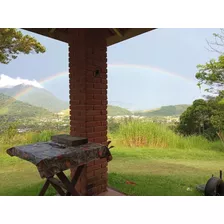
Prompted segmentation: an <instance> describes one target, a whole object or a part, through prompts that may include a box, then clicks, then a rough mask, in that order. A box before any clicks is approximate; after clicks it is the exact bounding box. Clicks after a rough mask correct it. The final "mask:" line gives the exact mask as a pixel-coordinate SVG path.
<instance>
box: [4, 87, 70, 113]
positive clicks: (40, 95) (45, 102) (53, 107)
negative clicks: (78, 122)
mask: <svg viewBox="0 0 224 224" xmlns="http://www.w3.org/2000/svg"><path fill="white" fill-rule="evenodd" d="M24 92H25V94H21V93H24ZM0 93H3V94H5V95H7V96H11V97H14V98H15V96H18V95H19V97H16V99H18V100H20V101H22V102H25V103H28V104H31V105H33V106H36V107H42V108H45V109H47V110H49V111H51V112H59V111H62V110H65V109H66V108H68V106H69V103H68V102H65V101H62V100H60V99H58V98H57V97H56V96H54V95H53V94H52V93H50V92H49V91H47V90H46V89H44V88H37V87H33V86H25V85H17V86H15V87H13V88H0Z"/></svg>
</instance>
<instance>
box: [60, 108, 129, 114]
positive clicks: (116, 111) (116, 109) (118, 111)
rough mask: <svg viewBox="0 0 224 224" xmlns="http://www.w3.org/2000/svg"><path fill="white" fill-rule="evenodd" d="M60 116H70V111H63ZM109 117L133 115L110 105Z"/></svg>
mask: <svg viewBox="0 0 224 224" xmlns="http://www.w3.org/2000/svg"><path fill="white" fill-rule="evenodd" d="M59 114H60V115H62V116H69V109H67V110H62V111H61V112H60V113H59ZM107 115H108V116H122V115H132V112H131V111H129V110H127V109H125V108H122V107H118V106H112V105H108V107H107Z"/></svg>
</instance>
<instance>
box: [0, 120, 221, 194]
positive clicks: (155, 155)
mask: <svg viewBox="0 0 224 224" xmlns="http://www.w3.org/2000/svg"><path fill="white" fill-rule="evenodd" d="M137 126H138V129H137ZM141 127H142V128H140V126H139V124H138V123H132V124H128V125H125V126H122V127H121V128H120V131H122V133H123V138H122V137H121V132H117V133H116V134H113V135H112V136H110V138H111V139H112V141H113V145H115V148H113V149H112V155H113V160H112V161H111V162H110V163H109V185H110V186H111V187H114V188H117V189H118V190H120V191H122V192H124V193H126V194H128V195H201V193H199V192H197V191H196V190H195V187H196V185H197V184H203V183H205V182H206V181H207V180H208V178H210V176H211V175H212V174H215V175H217V176H218V174H219V170H220V169H222V168H223V166H224V162H223V161H224V152H223V151H222V150H223V147H222V144H221V142H214V143H210V142H207V141H206V140H205V139H202V138H201V137H193V138H192V139H193V140H192V142H193V143H191V144H189V138H188V139H187V138H183V137H181V136H176V137H173V140H172V141H171V140H170V139H172V138H171V135H172V133H168V132H162V130H159V129H160V128H162V129H163V128H164V127H162V126H161V127H157V129H155V128H156V126H155V125H148V126H147V125H146V124H145V125H141ZM145 127H147V130H148V131H149V132H150V135H149V134H148V139H149V138H151V141H148V143H147V142H146V143H145V146H144V147H143V146H138V145H139V141H140V140H139V139H142V137H141V135H147V134H146V133H145V132H144V128H145ZM157 131H158V133H159V132H160V135H159V136H156V133H157ZM163 131H164V130H163ZM167 131H168V130H167ZM133 132H134V133H135V134H134V133H133ZM153 133H154V134H153ZM51 134H52V133H49V132H43V133H41V134H34V133H27V134H22V135H18V134H17V135H15V136H14V137H13V138H11V139H10V142H9V141H8V140H7V138H6V136H5V137H4V136H1V138H0V144H1V151H0V161H1V169H0V195H37V194H38V192H39V190H40V188H41V185H42V184H43V180H41V179H40V177H39V174H38V172H37V170H36V168H35V167H34V166H33V165H32V164H31V163H29V162H26V161H22V160H20V159H18V158H14V157H10V156H8V155H7V154H6V153H5V150H6V149H7V148H9V147H11V146H13V145H18V144H25V143H31V142H36V141H45V140H47V139H48V138H49V136H50V135H51ZM163 134H165V136H163ZM129 135H130V136H129ZM149 136H151V137H149ZM152 136H153V137H152ZM129 137H131V140H132V141H131V146H130V145H129V146H128V144H127V143H128V142H130V141H128V138H129ZM153 141H154V143H153ZM178 141H180V142H181V144H180V142H178ZM156 142H157V144H155V143H156ZM158 142H160V145H158ZM184 142H185V143H184ZM6 143H8V144H6ZM140 143H141V141H140ZM161 143H163V144H161ZM140 145H141V144H140ZM170 146H172V147H170ZM178 146H179V147H180V146H181V147H182V148H178ZM130 182H134V183H135V184H130ZM54 194H55V192H54V190H53V189H51V190H50V191H49V192H48V195H54Z"/></svg>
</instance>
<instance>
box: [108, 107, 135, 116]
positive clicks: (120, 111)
mask: <svg viewBox="0 0 224 224" xmlns="http://www.w3.org/2000/svg"><path fill="white" fill-rule="evenodd" d="M107 115H108V116H122V115H132V112H131V111H129V110H127V109H125V108H122V107H118V106H112V105H108V107H107Z"/></svg>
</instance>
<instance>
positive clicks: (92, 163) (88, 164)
mask: <svg viewBox="0 0 224 224" xmlns="http://www.w3.org/2000/svg"><path fill="white" fill-rule="evenodd" d="M94 164H95V160H93V161H91V162H88V163H87V167H88V166H93V165H94Z"/></svg>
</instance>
